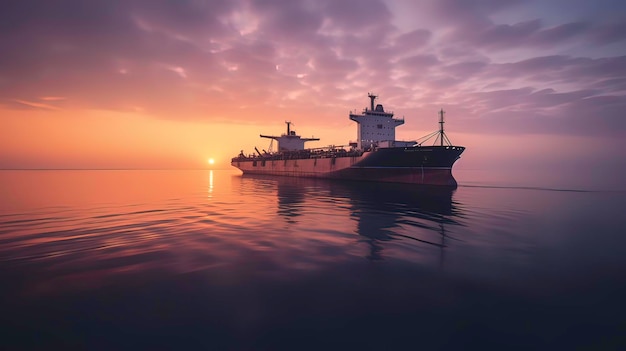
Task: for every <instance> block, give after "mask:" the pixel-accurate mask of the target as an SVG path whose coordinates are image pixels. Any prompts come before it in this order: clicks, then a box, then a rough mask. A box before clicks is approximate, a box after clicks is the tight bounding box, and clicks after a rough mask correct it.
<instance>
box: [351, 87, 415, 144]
mask: <svg viewBox="0 0 626 351" xmlns="http://www.w3.org/2000/svg"><path fill="white" fill-rule="evenodd" d="M367 96H368V97H369V98H370V108H369V109H368V108H365V109H364V110H363V112H362V113H361V114H353V113H350V119H351V120H353V121H355V122H356V123H357V148H359V149H361V150H366V149H370V148H372V147H374V146H377V145H379V143H381V142H389V143H391V142H394V141H395V140H396V127H397V126H399V125H402V124H404V119H397V118H393V112H391V111H385V109H384V108H383V105H381V104H378V105H376V106H374V101H375V100H376V98H377V96H376V95H373V94H367Z"/></svg>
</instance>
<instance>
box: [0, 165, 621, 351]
mask: <svg viewBox="0 0 626 351" xmlns="http://www.w3.org/2000/svg"><path fill="white" fill-rule="evenodd" d="M457 180H459V183H460V187H459V188H458V189H456V190H455V191H445V190H439V191H433V190H428V191H427V190H423V189H416V188H412V187H410V186H395V185H382V184H375V183H346V182H336V181H323V180H306V179H292V178H268V177H248V176H241V175H239V174H238V173H237V172H232V171H217V170H216V171H208V170H207V171H0V198H1V200H2V201H1V203H0V279H1V280H0V281H1V283H2V285H1V286H2V289H1V291H0V298H1V300H0V310H1V311H2V313H1V317H0V323H1V330H2V331H3V332H2V334H3V337H2V338H0V346H1V347H2V348H8V349H25V348H40V349H43V348H48V349H49V348H64V349H73V348H86V349H102V350H112V349H138V348H139V349H189V348H204V349H213V350H222V349H224V350H227V349H228V350H230V349H234V350H239V349H294V350H298V349H359V348H360V349H455V350H457V349H468V348H475V349H550V350H553V349H567V350H571V349H577V348H580V349H618V348H620V347H621V348H623V347H626V314H625V313H626V302H625V301H626V300H625V299H626V255H625V253H626V249H625V246H626V237H625V235H626V216H625V215H624V209H625V208H626V193H624V192H623V191H606V190H605V191H595V190H594V191H586V190H585V189H580V188H578V189H568V188H563V187H561V188H559V187H554V186H544V185H543V184H541V182H535V183H532V182H531V183H527V184H524V183H523V182H521V183H520V182H510V183H507V182H506V181H505V180H504V181H503V180H502V179H499V180H498V181H493V180H489V179H488V178H487V177H485V176H484V174H483V175H481V174H480V173H476V172H466V173H462V172H461V173H457ZM512 185H514V186H512Z"/></svg>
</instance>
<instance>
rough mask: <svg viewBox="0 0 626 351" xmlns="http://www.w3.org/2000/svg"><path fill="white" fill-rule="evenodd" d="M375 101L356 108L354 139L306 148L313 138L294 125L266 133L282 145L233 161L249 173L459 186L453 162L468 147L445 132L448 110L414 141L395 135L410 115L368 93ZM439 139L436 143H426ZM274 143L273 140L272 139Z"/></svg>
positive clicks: (352, 115) (238, 157)
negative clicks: (398, 113) (434, 128)
mask: <svg viewBox="0 0 626 351" xmlns="http://www.w3.org/2000/svg"><path fill="white" fill-rule="evenodd" d="M368 97H369V98H370V107H369V108H365V109H364V110H363V112H361V113H356V112H355V113H352V112H351V113H350V115H349V116H350V119H351V120H352V121H355V122H356V123H357V139H356V141H355V142H349V144H348V145H341V146H335V145H332V146H328V147H322V148H305V147H304V144H305V143H306V142H308V141H316V140H319V139H318V138H302V137H301V136H300V135H297V134H296V132H295V131H293V130H291V122H286V123H287V132H286V133H284V134H282V135H280V136H272V135H263V134H261V135H260V137H261V138H268V139H272V142H271V143H272V144H273V142H274V141H276V142H277V143H278V146H277V149H278V150H277V151H272V150H271V147H270V151H266V150H263V152H261V151H259V149H258V148H256V147H255V148H254V149H255V151H256V153H254V154H248V155H245V154H244V153H243V150H242V151H241V152H240V154H239V155H238V156H237V157H233V158H232V160H231V165H232V166H234V167H236V168H238V169H240V170H241V171H242V172H243V173H244V174H262V175H275V176H290V177H313V178H331V179H344V180H356V181H376V182H389V183H408V184H419V185H429V186H430V185H434V186H446V187H456V186H457V182H456V180H455V179H454V177H453V176H452V166H453V165H454V163H455V162H456V160H458V159H459V158H460V156H461V154H462V153H463V151H464V150H465V147H463V146H455V145H452V143H451V142H450V140H449V139H448V137H447V136H446V134H445V133H444V127H443V125H444V118H443V115H444V112H443V110H441V111H440V112H439V130H437V131H435V132H433V133H431V134H429V135H426V136H424V137H422V138H419V139H417V140H413V141H399V140H395V136H396V132H395V130H396V127H398V126H400V125H402V124H404V118H402V119H398V118H394V117H393V116H394V114H393V112H391V111H385V109H384V108H383V105H381V104H377V105H375V100H376V98H377V96H376V95H373V94H368ZM429 140H434V141H433V142H432V145H425V143H426V142H428V141H429ZM272 144H270V145H272Z"/></svg>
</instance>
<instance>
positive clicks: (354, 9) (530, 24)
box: [0, 0, 626, 174]
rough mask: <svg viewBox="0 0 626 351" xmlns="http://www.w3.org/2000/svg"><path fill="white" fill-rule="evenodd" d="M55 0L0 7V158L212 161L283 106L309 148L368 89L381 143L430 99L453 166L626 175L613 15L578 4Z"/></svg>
mask: <svg viewBox="0 0 626 351" xmlns="http://www.w3.org/2000/svg"><path fill="white" fill-rule="evenodd" d="M71 3H72V2H71V1H70V2H68V3H67V4H65V5H57V6H55V5H51V4H49V3H47V2H43V1H42V2H40V3H39V6H35V7H27V6H26V5H19V3H17V2H16V3H15V4H14V5H12V6H10V8H9V9H8V10H7V11H5V13H4V14H3V15H2V16H5V17H6V21H3V23H5V26H9V27H10V28H9V30H8V31H5V33H8V34H4V35H3V36H1V37H0V48H2V52H3V53H4V54H3V56H4V57H3V58H2V59H0V125H1V128H0V168H3V169H57V168H63V169H67V168H70V169H75V168H96V169H102V168H107V169H111V168H112V169H122V168H123V169H127V168H132V169H146V168H149V169H169V168H174V169H196V168H209V167H211V168H215V169H224V168H229V167H230V166H229V162H230V158H231V157H233V156H236V155H237V154H238V153H239V151H240V150H244V152H245V153H252V152H253V151H254V147H255V146H257V147H258V148H259V149H267V148H268V147H269V140H267V139H261V138H259V134H261V133H263V134H274V135H277V134H280V133H283V132H284V130H285V124H284V122H285V121H286V120H289V121H291V122H293V125H294V129H295V130H296V131H297V132H298V133H299V134H301V135H302V136H304V137H310V136H314V137H318V138H321V141H319V142H311V143H309V144H307V145H308V146H311V147H322V146H327V145H331V144H333V145H346V144H347V143H348V142H349V141H351V140H354V139H355V136H356V126H355V125H354V124H353V122H351V121H350V120H349V119H348V113H349V111H351V110H358V111H360V110H361V109H362V108H364V107H366V106H367V105H368V103H369V100H368V99H367V93H368V92H373V93H376V94H378V95H379V100H378V102H379V103H382V104H383V105H385V108H386V109H390V110H393V111H394V112H395V113H396V117H404V118H405V120H406V123H405V125H403V126H400V127H398V129H397V137H398V139H404V140H411V139H416V138H419V137H421V136H423V135H425V134H428V133H430V132H431V131H434V130H436V129H437V111H438V110H439V109H441V108H443V109H444V110H446V112H447V114H446V118H447V124H446V127H447V132H448V136H449V137H450V139H451V140H452V142H453V143H454V144H457V145H463V146H466V147H467V148H468V149H467V151H466V153H465V154H464V155H463V158H462V159H461V160H460V161H459V163H458V167H460V168H467V169H473V168H490V167H491V168H492V167H495V166H494V165H495V164H496V163H497V164H498V165H505V166H506V167H520V168H522V167H528V166H537V165H542V166H546V167H547V166H552V167H566V168H572V169H573V168H576V167H588V168H593V167H601V168H603V169H605V170H606V171H607V172H614V173H615V172H617V173H618V174H624V173H625V172H624V168H626V166H623V165H622V166H620V165H616V164H615V160H616V159H622V160H623V159H624V155H625V154H624V151H623V150H624V146H625V145H624V136H625V134H626V123H625V122H624V116H623V111H624V110H626V85H624V82H625V81H626V51H625V50H624V47H625V46H623V44H624V41H626V30H624V27H623V25H622V26H620V25H619V23H623V21H622V18H621V17H619V13H620V11H606V10H605V12H602V11H601V10H597V8H601V6H597V7H594V10H591V9H590V8H588V6H587V5H584V3H583V2H580V9H579V10H576V11H573V12H572V13H571V14H569V15H564V14H563V13H562V11H559V8H560V7H559V6H558V5H559V1H555V2H554V3H553V4H551V5H550V4H538V3H531V2H524V1H513V0H510V1H502V2H498V3H497V6H496V5H494V6H487V5H486V3H487V1H468V2H460V1H453V0H446V1H424V2H420V4H415V3H414V2H412V1H408V0H407V1H386V0H369V1H368V2H367V6H366V5H364V4H362V3H360V2H359V3H352V2H351V1H333V2H324V1H322V2H319V3H315V4H313V3H310V2H307V1H279V0H276V1H272V2H269V3H268V4H264V5H260V4H258V3H257V2H255V1H251V0H237V1H229V2H224V1H198V2H181V3H180V4H173V3H169V2H162V1H157V2H150V3H143V2H141V1H137V2H122V1H112V2H102V3H97V4H96V3H94V4H89V5H88V4H85V3H81V2H76V3H75V4H73V5H72V4H71ZM606 4H607V6H608V8H611V7H614V8H617V7H620V6H623V5H620V3H619V2H613V1H608V0H607V1H606ZM70 5H72V6H70ZM622 13H624V12H622ZM9 19H10V20H9ZM435 19H436V20H435ZM0 20H1V18H0ZM472 33H481V35H478V36H477V35H474V34H472ZM209 158H213V159H214V160H215V164H214V165H209V163H208V162H207V160H208V159H209Z"/></svg>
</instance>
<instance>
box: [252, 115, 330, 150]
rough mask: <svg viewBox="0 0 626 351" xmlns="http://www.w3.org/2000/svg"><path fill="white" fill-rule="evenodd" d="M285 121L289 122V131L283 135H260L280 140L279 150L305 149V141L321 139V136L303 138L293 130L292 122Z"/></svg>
mask: <svg viewBox="0 0 626 351" xmlns="http://www.w3.org/2000/svg"><path fill="white" fill-rule="evenodd" d="M285 123H286V124H287V133H283V134H282V135H281V136H273V135H263V134H261V135H260V137H261V138H268V139H274V140H276V141H277V142H278V151H298V150H304V143H305V142H307V141H317V140H320V139H319V138H302V137H300V136H299V135H297V134H296V132H295V131H294V130H291V122H288V121H285Z"/></svg>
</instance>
